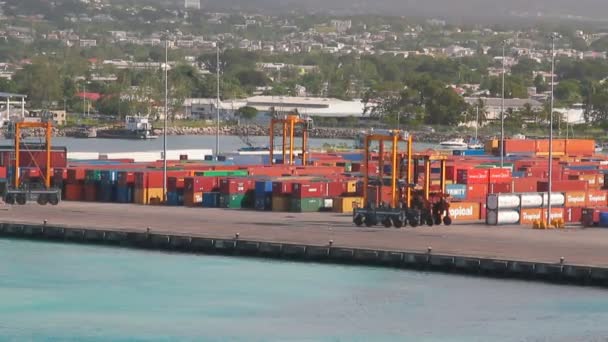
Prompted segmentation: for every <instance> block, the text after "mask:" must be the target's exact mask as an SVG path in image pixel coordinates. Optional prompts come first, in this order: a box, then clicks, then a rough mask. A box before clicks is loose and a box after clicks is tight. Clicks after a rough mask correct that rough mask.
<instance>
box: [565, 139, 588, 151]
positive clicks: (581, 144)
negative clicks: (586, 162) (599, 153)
mask: <svg viewBox="0 0 608 342" xmlns="http://www.w3.org/2000/svg"><path fill="white" fill-rule="evenodd" d="M594 152H595V141H594V140H584V139H568V140H567V141H566V153H567V154H569V155H592V154H594Z"/></svg>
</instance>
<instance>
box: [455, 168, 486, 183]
mask: <svg viewBox="0 0 608 342" xmlns="http://www.w3.org/2000/svg"><path fill="white" fill-rule="evenodd" d="M456 177H457V183H458V184H488V180H489V178H488V169H464V170H463V169H459V170H458V171H457V175H456Z"/></svg>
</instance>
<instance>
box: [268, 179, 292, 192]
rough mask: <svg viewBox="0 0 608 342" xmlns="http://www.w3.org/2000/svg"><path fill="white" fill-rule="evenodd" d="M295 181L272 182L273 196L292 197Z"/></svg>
mask: <svg viewBox="0 0 608 342" xmlns="http://www.w3.org/2000/svg"><path fill="white" fill-rule="evenodd" d="M293 183H294V181H280V182H272V194H273V195H278V196H280V195H291V193H292V192H293Z"/></svg>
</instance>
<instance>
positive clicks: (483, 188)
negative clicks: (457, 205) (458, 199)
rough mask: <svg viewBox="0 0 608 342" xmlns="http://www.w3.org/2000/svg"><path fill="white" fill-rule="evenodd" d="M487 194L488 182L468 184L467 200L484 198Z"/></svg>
mask: <svg viewBox="0 0 608 342" xmlns="http://www.w3.org/2000/svg"><path fill="white" fill-rule="evenodd" d="M487 196H488V184H468V185H467V200H468V201H472V200H473V199H479V198H484V197H487Z"/></svg>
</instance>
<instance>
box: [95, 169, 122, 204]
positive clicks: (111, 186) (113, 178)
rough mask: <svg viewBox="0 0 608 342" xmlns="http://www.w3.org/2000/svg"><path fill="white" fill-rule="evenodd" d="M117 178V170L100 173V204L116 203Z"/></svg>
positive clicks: (98, 195)
mask: <svg viewBox="0 0 608 342" xmlns="http://www.w3.org/2000/svg"><path fill="white" fill-rule="evenodd" d="M117 176H118V171H115V170H102V171H101V172H100V181H99V187H98V194H97V198H98V200H99V201H100V202H116V185H117V181H118V179H117Z"/></svg>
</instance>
